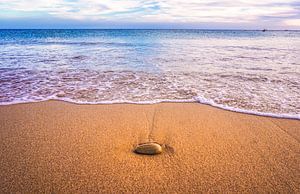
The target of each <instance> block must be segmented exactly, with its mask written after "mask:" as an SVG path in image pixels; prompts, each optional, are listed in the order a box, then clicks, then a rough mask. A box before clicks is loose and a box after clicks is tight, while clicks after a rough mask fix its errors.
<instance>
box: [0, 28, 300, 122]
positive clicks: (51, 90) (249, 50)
mask: <svg viewBox="0 0 300 194" xmlns="http://www.w3.org/2000/svg"><path fill="white" fill-rule="evenodd" d="M49 99H57V100H64V101H70V102H75V103H80V104H106V103H158V102H199V103H205V104H210V105H212V106H216V107H220V108H224V109H228V110H233V111H239V112H246V113H252V114H259V115H269V116H274V117H287V118H296V119H300V31H266V32H262V31H234V30H0V104H1V105H7V104H16V103H23V102H38V101H44V100H49Z"/></svg>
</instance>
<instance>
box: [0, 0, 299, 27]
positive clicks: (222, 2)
mask: <svg viewBox="0 0 300 194" xmlns="http://www.w3.org/2000/svg"><path fill="white" fill-rule="evenodd" d="M293 3H297V2H296V1H294V0H259V1H258V0H235V1H234V0H206V1H200V0H144V1H143V0H0V12H1V10H2V11H5V13H9V12H14V13H22V12H33V13H34V12H40V13H44V14H45V16H47V15H52V16H54V17H59V18H69V19H78V20H99V19H100V20H101V19H102V20H103V19H106V20H112V21H113V20H122V21H135V22H147V21H150V22H219V23H220V22H255V21H260V20H261V18H264V17H268V18H272V17H277V18H283V19H284V18H288V17H297V16H299V10H298V8H299V7H296V6H293ZM298 4H299V3H298ZM298 6H299V5H298ZM5 13H4V14H3V13H2V14H0V17H1V15H2V16H4V15H5ZM9 15H10V16H11V15H13V14H9ZM20 15H21V14H18V17H20ZM277 20H278V19H277ZM277 20H276V21H277ZM283 23H285V24H286V25H291V24H292V25H295V24H296V25H297V26H298V24H299V23H298V19H296V20H286V22H283Z"/></svg>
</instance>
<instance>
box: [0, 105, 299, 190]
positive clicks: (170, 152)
mask: <svg viewBox="0 0 300 194" xmlns="http://www.w3.org/2000/svg"><path fill="white" fill-rule="evenodd" d="M149 140H152V141H156V142H158V143H160V144H162V145H163V148H164V150H163V153H162V154H160V155H156V156H143V155H137V154H135V153H133V152H132V150H133V148H134V146H135V145H136V144H138V143H143V142H147V141H149ZM299 140H300V121H299V120H288V119H275V118H270V117H261V116H254V115H247V114H241V113H234V112H230V111H225V110H221V109H217V108H214V107H210V106H207V105H201V104H197V103H160V104H155V105H132V104H115V105H75V104H71V103H66V102H58V101H48V102H41V103H29V104H19V105H9V106H0V193H8V192H9V193H16V192H21V193H50V192H52V193H87V192H95V193H96V192H97V193H99V192H102V193H121V192H125V193H132V192H134V193H162V192H163V193H199V192H205V193H206V192H210V193H216V192H220V193H227V192H251V193H256V192H260V193H261V192H264V193H265V192H282V193H299V192H300V143H299Z"/></svg>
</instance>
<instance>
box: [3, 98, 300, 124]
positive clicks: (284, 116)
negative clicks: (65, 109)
mask: <svg viewBox="0 0 300 194" xmlns="http://www.w3.org/2000/svg"><path fill="white" fill-rule="evenodd" d="M51 101H57V102H64V103H70V104H74V105H122V104H129V105H130V104H132V105H155V104H161V103H163V104H164V103H196V104H200V105H207V106H210V107H213V108H217V109H220V110H225V111H230V112H234V113H241V114H248V115H254V116H262V117H270V118H278V119H291V120H300V115H299V114H298V115H289V114H286V113H284V114H281V115H278V114H276V113H268V112H256V111H253V110H246V109H240V108H234V107H229V106H226V105H219V104H215V103H210V102H207V101H205V102H203V101H199V100H198V101H197V100H178V101H176V100H158V101H157V102H148V101H145V102H134V101H124V102H118V101H107V102H106V101H104V102H95V103H93V102H82V103H81V102H75V101H72V100H69V99H47V100H40V101H28V102H17V103H7V104H5V103H3V104H1V103H0V107H1V106H12V105H18V104H31V103H41V102H51Z"/></svg>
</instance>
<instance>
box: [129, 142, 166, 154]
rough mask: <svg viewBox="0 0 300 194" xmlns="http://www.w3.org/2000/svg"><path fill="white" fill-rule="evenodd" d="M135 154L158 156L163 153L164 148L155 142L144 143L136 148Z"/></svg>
mask: <svg viewBox="0 0 300 194" xmlns="http://www.w3.org/2000/svg"><path fill="white" fill-rule="evenodd" d="M134 152H135V153H137V154H145V155H156V154H160V153H161V152H162V147H161V146H160V145H159V144H157V143H154V142H149V143H142V144H139V145H137V146H136V148H135V149H134Z"/></svg>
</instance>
